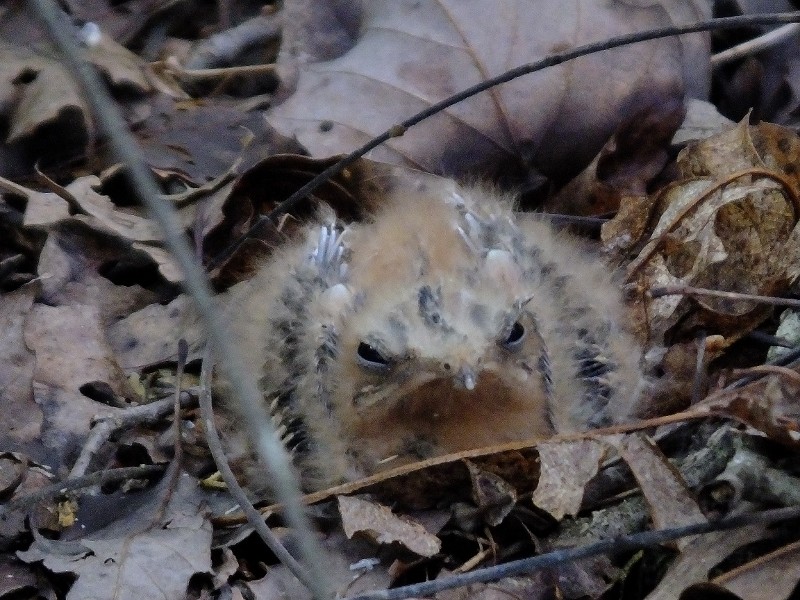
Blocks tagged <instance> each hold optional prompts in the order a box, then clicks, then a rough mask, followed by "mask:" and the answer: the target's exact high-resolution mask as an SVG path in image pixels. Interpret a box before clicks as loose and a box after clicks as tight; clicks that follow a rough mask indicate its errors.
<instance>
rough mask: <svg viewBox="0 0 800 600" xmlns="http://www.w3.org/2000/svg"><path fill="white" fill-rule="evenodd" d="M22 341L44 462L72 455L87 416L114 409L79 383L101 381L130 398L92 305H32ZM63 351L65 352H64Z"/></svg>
mask: <svg viewBox="0 0 800 600" xmlns="http://www.w3.org/2000/svg"><path fill="white" fill-rule="evenodd" d="M25 344H26V345H27V346H28V348H30V349H31V350H32V351H33V353H34V355H35V357H36V367H35V369H34V373H33V394H34V398H35V400H36V403H37V404H38V405H39V406H40V407H41V409H42V412H43V414H44V424H43V426H42V432H41V435H42V440H43V443H44V445H45V446H46V447H48V448H50V450H51V454H50V456H49V457H48V459H49V460H48V464H53V465H58V466H61V465H63V462H62V461H66V460H69V459H70V458H74V456H73V454H72V453H73V452H75V451H76V449H77V448H78V447H79V445H80V444H81V443H82V442H83V439H84V438H85V436H86V434H87V433H88V431H89V427H90V425H91V422H92V419H93V418H94V417H96V416H97V415H98V414H114V413H115V412H116V411H117V410H118V409H115V408H112V407H110V406H105V405H103V404H100V403H99V402H95V401H94V400H91V399H89V398H88V397H87V396H85V395H84V394H83V393H82V390H83V389H84V386H87V385H89V384H94V383H96V382H102V383H104V384H107V385H108V386H109V387H110V389H111V391H112V392H113V393H114V394H116V395H117V396H118V397H120V398H134V397H135V394H133V392H132V391H131V390H130V388H129V386H128V382H127V380H126V379H125V374H124V373H123V372H122V370H121V369H120V368H119V366H118V365H117V363H116V361H115V360H114V357H113V355H112V353H111V348H109V346H108V342H107V341H106V337H105V334H104V332H103V329H102V325H101V319H100V314H99V312H98V310H97V308H95V307H93V306H87V305H74V306H45V305H43V304H35V305H34V306H33V308H32V310H31V311H30V313H29V315H28V318H27V320H26V323H25ZM65 349H68V350H65Z"/></svg>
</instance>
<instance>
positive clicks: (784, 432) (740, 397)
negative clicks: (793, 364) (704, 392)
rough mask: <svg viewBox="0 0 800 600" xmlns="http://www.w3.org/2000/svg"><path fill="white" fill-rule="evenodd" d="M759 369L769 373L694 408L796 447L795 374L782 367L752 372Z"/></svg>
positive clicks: (799, 427) (799, 410)
mask: <svg viewBox="0 0 800 600" xmlns="http://www.w3.org/2000/svg"><path fill="white" fill-rule="evenodd" d="M763 369H767V370H768V371H770V372H771V373H770V374H768V375H767V376H766V377H762V378H761V379H757V380H755V381H752V382H750V383H748V384H746V385H744V386H741V387H736V388H729V389H724V390H721V391H719V392H716V393H714V394H712V395H710V396H709V397H708V398H706V399H705V400H703V401H702V402H701V403H700V404H698V405H697V407H696V408H697V409H698V410H708V411H709V412H710V413H712V414H716V415H721V416H725V417H730V418H732V419H735V420H737V421H739V422H741V423H745V424H747V425H749V426H750V427H752V428H754V429H756V430H757V431H760V432H761V433H763V434H764V435H766V436H767V437H769V438H770V439H773V440H775V441H777V442H780V443H782V444H787V445H791V446H797V444H798V443H800V406H798V403H797V397H798V391H799V390H800V384H798V375H797V372H796V371H794V370H792V369H788V368H786V367H756V368H755V369H754V371H756V372H757V371H760V370H763Z"/></svg>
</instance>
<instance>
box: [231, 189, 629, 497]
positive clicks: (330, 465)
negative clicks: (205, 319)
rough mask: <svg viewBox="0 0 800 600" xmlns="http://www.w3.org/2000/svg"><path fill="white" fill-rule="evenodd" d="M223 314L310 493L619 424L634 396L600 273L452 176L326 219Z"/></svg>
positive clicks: (492, 196)
mask: <svg viewBox="0 0 800 600" xmlns="http://www.w3.org/2000/svg"><path fill="white" fill-rule="evenodd" d="M229 306H230V308H231V314H232V319H233V326H234V330H235V334H236V336H237V338H238V341H239V343H240V344H241V345H242V346H243V348H242V349H243V351H244V354H245V356H247V357H248V359H249V360H253V361H256V363H257V364H256V365H255V366H256V367H257V369H258V372H260V373H262V374H263V377H262V380H261V385H262V389H263V392H264V397H265V401H266V402H269V403H270V406H271V408H272V411H273V414H274V415H275V420H276V421H280V422H281V424H282V425H283V426H284V427H285V429H284V430H282V431H283V433H284V436H285V439H286V441H287V444H288V445H289V447H290V448H291V449H292V451H293V454H294V456H295V458H296V460H297V464H298V467H299V469H300V471H301V473H302V474H303V479H304V483H305V485H306V487H308V488H316V487H320V486H323V485H327V484H331V483H336V482H338V481H341V480H349V479H354V478H357V477H360V476H365V475H369V474H372V473H375V472H377V471H380V470H382V469H386V468H391V467H395V466H399V465H402V464H406V463H409V462H412V461H416V460H419V459H421V458H427V457H431V456H437V455H441V454H445V453H448V452H456V451H460V450H465V449H470V448H477V447H481V446H488V445H491V444H495V443H501V442H508V441H514V440H523V439H528V438H533V437H537V436H545V437H546V436H549V435H552V434H554V433H563V432H569V431H576V430H583V429H587V428H592V427H598V426H603V425H607V424H610V423H613V422H619V421H622V420H624V419H625V418H626V417H627V416H628V415H629V414H630V413H631V411H632V409H633V405H634V402H635V400H636V397H637V393H638V388H639V386H640V380H641V376H640V370H639V367H638V364H639V358H640V351H639V349H638V346H637V344H636V343H635V342H634V341H633V338H632V337H631V336H630V335H629V334H628V333H626V332H625V329H624V327H623V326H621V324H622V323H624V316H623V304H622V300H621V296H620V291H619V289H618V287H617V286H615V285H614V284H613V283H612V281H611V275H610V271H609V269H608V268H607V267H606V266H605V265H604V264H603V263H602V262H601V261H599V260H597V259H596V258H593V257H591V256H590V255H589V254H587V253H585V252H583V251H582V250H581V249H580V248H579V246H578V245H577V244H576V242H575V241H574V240H571V239H570V238H568V237H567V236H565V235H563V234H559V233H557V232H554V231H553V230H552V228H551V227H550V226H549V225H548V224H547V223H544V222H541V221H534V220H530V219H525V220H524V221H523V220H521V219H519V218H517V216H515V214H514V212H513V211H512V202H511V201H510V200H509V199H507V198H504V197H503V196H502V195H499V194H497V193H496V192H494V191H491V190H487V189H481V188H472V187H461V186H458V185H457V184H455V183H452V182H448V183H442V184H441V185H438V184H437V185H436V186H435V187H431V186H430V185H429V186H427V187H423V186H419V189H417V190H416V191H414V192H408V191H404V192H403V193H398V194H396V195H394V196H392V197H390V198H388V199H387V200H386V202H385V204H384V205H383V208H381V209H380V210H379V211H378V212H377V214H375V215H374V216H373V217H372V218H371V219H370V220H369V221H368V222H365V223H357V224H351V225H347V224H342V223H340V222H339V221H338V220H337V219H336V218H335V217H334V216H333V214H332V212H331V213H329V214H327V213H326V214H323V215H322V217H321V219H320V220H318V221H317V222H316V223H315V224H313V225H309V226H307V227H306V228H305V229H304V230H302V231H301V233H300V235H299V236H298V240H297V242H296V243H295V244H291V245H288V246H287V247H285V248H283V249H281V250H279V251H278V252H277V254H276V255H274V257H273V258H272V259H271V261H270V262H269V263H268V264H266V265H265V266H264V267H263V268H262V269H261V270H260V271H259V272H258V273H257V274H256V276H255V277H254V278H253V279H252V280H251V281H250V282H249V283H247V284H245V285H240V286H239V287H238V289H236V290H235V293H234V297H233V299H232V300H231V303H230V305H229Z"/></svg>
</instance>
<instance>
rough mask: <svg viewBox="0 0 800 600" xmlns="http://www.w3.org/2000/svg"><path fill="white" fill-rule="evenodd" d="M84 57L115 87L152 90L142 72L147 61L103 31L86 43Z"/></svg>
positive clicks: (145, 91) (142, 91) (140, 91)
mask: <svg viewBox="0 0 800 600" xmlns="http://www.w3.org/2000/svg"><path fill="white" fill-rule="evenodd" d="M86 59H87V60H88V61H89V62H91V63H92V64H93V65H94V66H96V67H97V68H98V69H99V70H100V71H102V73H103V74H104V75H105V76H106V78H107V79H108V81H109V82H110V83H111V85H112V86H113V87H115V88H120V87H122V88H126V89H127V90H128V91H130V90H135V91H136V92H139V93H142V94H144V93H147V92H149V91H151V90H152V87H153V86H151V85H150V82H149V81H148V80H147V76H146V75H145V73H144V69H145V66H146V64H147V63H145V61H143V60H142V59H141V58H140V57H138V56H137V55H136V54H134V53H133V52H131V51H130V50H128V49H127V48H125V47H124V46H122V45H120V44H118V43H117V42H116V41H114V40H113V39H112V38H111V37H109V36H108V35H106V34H104V33H101V34H100V36H99V39H97V40H93V43H90V44H88V47H87V52H86Z"/></svg>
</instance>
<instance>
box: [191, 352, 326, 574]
mask: <svg viewBox="0 0 800 600" xmlns="http://www.w3.org/2000/svg"><path fill="white" fill-rule="evenodd" d="M212 367H213V364H212V358H211V353H210V352H209V351H206V353H205V355H204V356H203V367H202V369H201V371H200V415H201V416H202V417H203V429H204V430H205V433H206V444H207V445H208V449H209V450H210V451H211V456H213V457H214V463H215V464H216V465H217V470H218V471H219V473H220V475H222V479H223V481H225V483H226V484H227V486H228V491H229V492H230V493H231V495H232V496H233V497H234V499H235V500H236V502H238V503H239V508H241V509H242V511H244V514H245V516H246V517H247V521H248V523H250V525H252V526H253V529H255V530H256V533H258V535H259V537H260V538H261V539H262V540H264V543H265V544H266V545H267V547H268V548H269V549H270V550H272V552H273V553H274V554H275V556H277V557H278V560H280V561H281V562H282V563H283V564H284V565H286V568H287V569H289V570H290V571H291V572H292V573H294V576H295V577H297V579H299V580H300V581H301V582H302V583H303V584H304V585H305V586H306V587H308V588H309V589H312V588H313V585H314V582H313V581H310V580H309V573H307V572H306V570H305V569H303V567H302V566H300V564H299V563H298V562H297V561H296V560H295V559H294V557H293V556H292V555H291V554H289V551H288V550H287V549H286V548H285V547H284V546H283V544H281V542H280V540H279V539H278V538H277V537H276V536H275V534H274V533H272V530H271V529H270V528H269V527H267V524H266V523H265V522H264V517H262V516H261V513H259V512H258V510H257V509H256V507H255V506H253V504H252V503H251V502H250V500H249V498H248V497H247V494H246V493H245V491H244V490H243V489H242V486H240V485H239V482H238V481H237V480H236V476H235V475H234V474H233V471H232V470H231V467H230V465H229V464H228V460H227V459H226V458H225V451H224V450H223V448H222V441H221V440H220V438H219V433H217V426H216V423H215V422H214V409H213V408H212V406H211V371H212Z"/></svg>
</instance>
